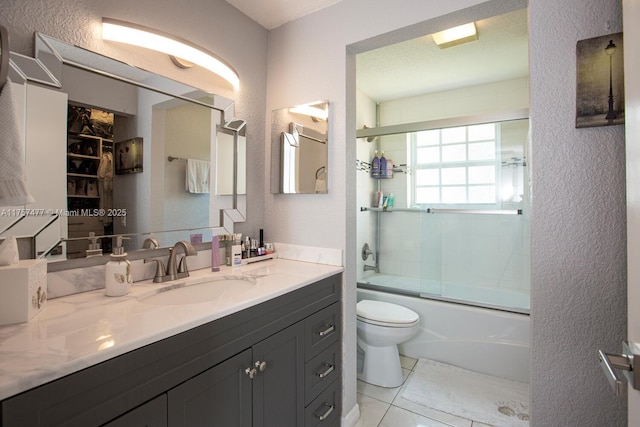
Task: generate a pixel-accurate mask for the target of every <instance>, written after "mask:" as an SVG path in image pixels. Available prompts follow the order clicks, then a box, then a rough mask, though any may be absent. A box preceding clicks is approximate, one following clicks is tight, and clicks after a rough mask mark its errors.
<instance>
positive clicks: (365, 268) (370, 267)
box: [364, 263, 380, 273]
mask: <svg viewBox="0 0 640 427" xmlns="http://www.w3.org/2000/svg"><path fill="white" fill-rule="evenodd" d="M369 270H373V271H375V272H376V273H380V270H379V269H378V263H376V265H367V264H365V265H364V271H369Z"/></svg>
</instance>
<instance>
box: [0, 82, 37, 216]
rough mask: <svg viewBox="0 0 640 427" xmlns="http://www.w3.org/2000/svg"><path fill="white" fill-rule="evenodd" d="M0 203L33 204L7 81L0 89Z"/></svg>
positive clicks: (2, 204) (14, 204) (11, 95)
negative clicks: (0, 89)
mask: <svg viewBox="0 0 640 427" xmlns="http://www.w3.org/2000/svg"><path fill="white" fill-rule="evenodd" d="M0 165H2V167H0V206H18V205H24V204H26V203H33V202H34V200H33V197H32V196H31V194H29V190H28V189H27V183H26V174H25V166H24V141H23V139H22V138H21V137H20V128H19V127H18V124H17V120H16V111H15V105H14V103H13V94H12V89H11V81H10V80H7V81H6V83H5V85H4V87H3V88H2V91H0Z"/></svg>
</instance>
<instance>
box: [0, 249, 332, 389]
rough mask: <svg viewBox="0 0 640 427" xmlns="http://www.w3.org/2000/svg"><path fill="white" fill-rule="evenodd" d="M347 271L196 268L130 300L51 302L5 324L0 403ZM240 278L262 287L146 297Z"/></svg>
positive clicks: (100, 296)
mask: <svg viewBox="0 0 640 427" xmlns="http://www.w3.org/2000/svg"><path fill="white" fill-rule="evenodd" d="M341 271H343V268H342V267H338V266H333V265H324V264H314V263H309V262H299V261H291V260H284V259H274V260H269V261H263V262H259V263H255V264H249V265H246V266H243V267H236V268H232V267H221V271H220V272H218V273H212V272H211V271H210V269H203V270H197V271H192V272H191V276H190V277H189V278H187V279H181V280H175V281H172V282H166V283H162V284H155V283H152V281H151V280H146V281H143V282H137V283H134V284H133V286H132V287H131V292H130V293H129V294H128V295H126V296H122V297H107V296H105V295H104V289H101V290H97V291H92V292H85V293H81V294H76V295H71V296H67V297H62V298H56V299H54V300H51V301H48V302H47V306H46V307H45V308H44V309H43V311H42V312H41V313H40V314H38V315H37V316H36V317H34V318H33V319H32V320H31V321H29V322H27V323H22V324H16V325H8V326H0V400H1V399H5V398H7V397H10V396H13V395H15V394H17V393H20V392H22V391H26V390H28V389H31V388H34V387H37V386H39V385H41V384H44V383H46V382H49V381H51V380H55V379H57V378H60V377H63V376H65V375H68V374H70V373H73V372H76V371H79V370H81V369H83V368H86V367H89V366H92V365H95V364H97V363H100V362H103V361H105V360H108V359H111V358H113V357H116V356H119V355H121V354H124V353H127V352H129V351H131V350H134V349H136V348H139V347H142V346H144V345H147V344H150V343H153V342H156V341H158V340H161V339H164V338H167V337H170V336H172V335H176V334H178V333H180V332H184V331H186V330H189V329H191V328H194V327H196V326H200V325H202V324H205V323H208V322H211V321H213V320H216V319H219V318H221V317H224V316H227V315H229V314H232V313H235V312H238V311H240V310H243V309H245V308H247V307H251V306H254V305H257V304H259V303H261V302H264V301H267V300H269V299H272V298H274V297H277V296H280V295H283V294H285V293H287V292H290V291H293V290H295V289H298V288H301V287H303V286H306V285H308V284H311V283H314V282H316V281H318V280H321V279H323V278H325V277H329V276H332V275H334V274H336V273H339V272H341ZM237 275H243V276H247V277H249V278H250V279H251V280H253V281H254V283H255V284H254V285H253V286H252V287H250V289H246V288H245V287H242V289H235V290H234V289H229V290H228V292H227V291H225V292H216V295H217V296H216V298H214V299H213V300H211V301H204V302H201V303H195V304H183V305H152V304H149V303H148V302H145V301H144V298H145V297H147V296H149V295H152V294H155V293H158V290H159V289H160V288H165V287H167V286H171V285H176V284H181V283H184V284H185V285H187V286H189V285H193V284H198V283H201V282H203V281H208V280H209V279H223V278H225V277H228V276H237ZM220 283H222V282H220ZM199 286H221V285H220V284H219V283H210V284H201V285H199ZM218 294H219V295H218Z"/></svg>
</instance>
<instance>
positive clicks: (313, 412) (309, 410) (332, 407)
mask: <svg viewBox="0 0 640 427" xmlns="http://www.w3.org/2000/svg"><path fill="white" fill-rule="evenodd" d="M339 386H340V381H336V382H334V383H333V385H332V386H331V387H329V388H328V389H326V390H325V391H324V392H323V393H322V394H320V396H318V398H317V399H315V400H314V401H313V402H311V404H310V405H309V406H307V407H306V409H305V413H304V425H305V427H310V426H321V427H325V426H336V427H337V426H339V425H340V412H342V411H341V409H340V406H341V403H340V392H339Z"/></svg>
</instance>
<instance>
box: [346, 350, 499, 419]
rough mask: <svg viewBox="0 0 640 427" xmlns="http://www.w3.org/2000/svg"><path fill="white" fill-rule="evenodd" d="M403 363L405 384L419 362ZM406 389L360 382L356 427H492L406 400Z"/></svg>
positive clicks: (408, 361) (405, 358)
mask: <svg viewBox="0 0 640 427" xmlns="http://www.w3.org/2000/svg"><path fill="white" fill-rule="evenodd" d="M400 360H401V362H402V370H403V373H404V374H405V384H406V382H407V378H409V376H410V375H411V374H412V373H413V368H414V367H415V366H416V362H417V360H415V359H411V358H408V357H405V356H400ZM403 386H404V385H402V386H400V387H396V388H383V387H377V386H374V385H371V384H367V383H365V382H362V381H358V405H359V406H360V420H359V421H358V424H356V427H490V426H488V425H487V424H483V423H479V422H474V421H473V420H468V419H465V418H461V417H457V416H455V415H451V414H447V413H444V412H440V411H436V410H435V409H431V408H429V407H427V406H423V405H420V404H417V403H414V402H411V401H409V400H406V399H403V398H402V395H401V393H400V390H401V389H402V387H403Z"/></svg>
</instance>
